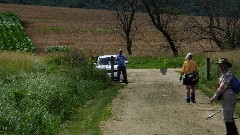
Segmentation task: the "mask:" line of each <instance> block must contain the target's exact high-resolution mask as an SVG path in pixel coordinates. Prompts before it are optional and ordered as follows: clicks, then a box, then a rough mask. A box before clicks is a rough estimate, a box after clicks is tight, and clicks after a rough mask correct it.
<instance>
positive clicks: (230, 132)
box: [225, 121, 239, 135]
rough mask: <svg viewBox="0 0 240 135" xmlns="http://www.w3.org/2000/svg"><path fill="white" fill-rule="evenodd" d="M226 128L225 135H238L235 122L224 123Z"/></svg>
mask: <svg viewBox="0 0 240 135" xmlns="http://www.w3.org/2000/svg"><path fill="white" fill-rule="evenodd" d="M225 124H226V128H227V134H226V135H239V134H238V130H237V127H236V125H235V122H234V121H233V122H225Z"/></svg>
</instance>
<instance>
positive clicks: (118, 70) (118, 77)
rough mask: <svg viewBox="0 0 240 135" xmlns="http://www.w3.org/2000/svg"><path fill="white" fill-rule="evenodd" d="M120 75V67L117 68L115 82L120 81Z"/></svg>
mask: <svg viewBox="0 0 240 135" xmlns="http://www.w3.org/2000/svg"><path fill="white" fill-rule="evenodd" d="M120 75H121V67H118V68H117V82H119V81H120Z"/></svg>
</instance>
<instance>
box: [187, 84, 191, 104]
mask: <svg viewBox="0 0 240 135" xmlns="http://www.w3.org/2000/svg"><path fill="white" fill-rule="evenodd" d="M190 88H191V86H190V85H186V96H187V97H186V101H187V102H188V103H190Z"/></svg>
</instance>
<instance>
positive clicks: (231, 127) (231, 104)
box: [210, 58, 238, 135]
mask: <svg viewBox="0 0 240 135" xmlns="http://www.w3.org/2000/svg"><path fill="white" fill-rule="evenodd" d="M216 64H218V67H219V69H220V71H221V76H220V78H219V83H218V87H217V91H216V93H215V94H214V96H213V97H212V98H211V100H210V102H211V103H213V102H214V101H215V100H217V99H221V104H222V113H223V118H224V122H225V125H226V131H227V134H226V135H238V130H237V127H236V125H235V122H234V119H233V115H234V111H235V108H236V104H237V98H238V95H237V94H236V93H235V92H234V91H233V90H232V89H231V84H230V81H231V79H232V77H233V75H232V73H231V70H230V69H231V67H232V64H231V63H230V62H228V60H227V59H225V58H220V59H219V60H218V62H217V63H216Z"/></svg>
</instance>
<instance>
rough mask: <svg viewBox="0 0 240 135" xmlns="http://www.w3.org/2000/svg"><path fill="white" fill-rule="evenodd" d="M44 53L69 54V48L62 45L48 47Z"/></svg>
mask: <svg viewBox="0 0 240 135" xmlns="http://www.w3.org/2000/svg"><path fill="white" fill-rule="evenodd" d="M44 51H45V52H69V51H71V48H70V47H68V46H66V45H63V46H57V45H56V46H49V47H48V48H46V49H45V50H44Z"/></svg>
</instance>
